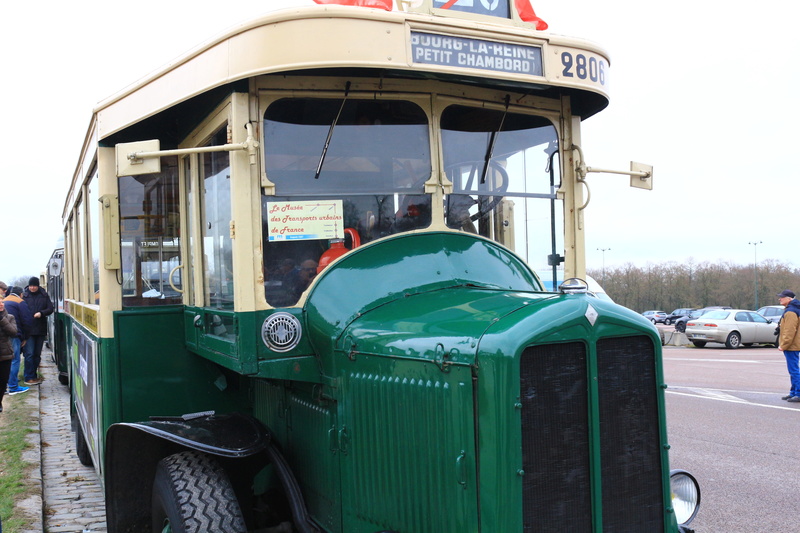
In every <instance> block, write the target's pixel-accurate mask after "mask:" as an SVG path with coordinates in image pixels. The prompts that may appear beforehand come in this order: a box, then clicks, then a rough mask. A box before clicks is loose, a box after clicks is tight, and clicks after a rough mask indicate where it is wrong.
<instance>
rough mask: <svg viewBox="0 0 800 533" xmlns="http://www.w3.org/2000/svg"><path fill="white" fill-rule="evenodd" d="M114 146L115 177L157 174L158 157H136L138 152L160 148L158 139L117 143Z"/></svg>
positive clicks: (158, 168) (153, 150)
mask: <svg viewBox="0 0 800 533" xmlns="http://www.w3.org/2000/svg"><path fill="white" fill-rule="evenodd" d="M114 148H115V150H116V153H117V177H120V176H139V175H141V174H158V173H159V172H161V158H160V157H147V158H145V157H137V155H138V154H140V153H146V152H158V151H159V150H161V142H160V141H159V140H158V139H154V140H151V141H136V142H132V143H119V144H118V145H116V146H115V147H114Z"/></svg>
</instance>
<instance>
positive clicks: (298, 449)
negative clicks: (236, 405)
mask: <svg viewBox="0 0 800 533" xmlns="http://www.w3.org/2000/svg"><path fill="white" fill-rule="evenodd" d="M253 399H254V409H253V414H254V416H255V417H256V418H258V419H259V420H261V421H262V422H264V424H265V425H266V426H267V427H268V428H269V429H270V433H271V435H272V437H273V438H274V439H275V440H276V441H277V442H278V443H279V444H280V445H281V448H282V449H283V453H284V455H285V457H286V459H287V460H288V461H289V463H290V464H291V465H292V471H293V473H294V475H295V477H296V478H297V480H298V482H299V484H300V486H301V488H302V491H303V497H304V498H305V503H306V505H307V507H308V509H309V512H310V513H311V515H312V516H313V517H314V518H315V520H317V521H318V522H319V523H320V524H322V525H323V526H325V527H326V528H328V530H330V531H340V526H341V505H342V504H341V496H340V486H339V452H338V450H337V446H336V431H337V430H336V403H335V402H334V401H332V400H330V399H323V398H322V397H320V395H319V389H318V388H315V387H312V386H306V385H305V384H297V383H294V384H293V383H290V382H280V381H266V380H261V379H259V380H254V381H253Z"/></svg>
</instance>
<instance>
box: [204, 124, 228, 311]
mask: <svg viewBox="0 0 800 533" xmlns="http://www.w3.org/2000/svg"><path fill="white" fill-rule="evenodd" d="M226 142H227V126H224V127H222V128H220V129H219V130H217V132H216V133H215V134H214V135H212V137H211V138H210V139H209V140H208V141H207V142H206V143H205V144H204V146H219V145H222V144H225V143H226ZM200 172H201V175H200V179H201V180H202V181H201V184H202V187H203V204H202V210H203V212H202V228H203V266H204V267H205V290H206V305H207V306H208V307H214V308H217V309H233V244H232V243H231V229H230V222H231V165H230V156H229V155H228V153H227V152H212V153H208V154H200Z"/></svg>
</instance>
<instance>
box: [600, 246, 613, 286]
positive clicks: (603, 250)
mask: <svg viewBox="0 0 800 533" xmlns="http://www.w3.org/2000/svg"><path fill="white" fill-rule="evenodd" d="M606 250H611V248H598V251H600V252H603V287H605V286H606Z"/></svg>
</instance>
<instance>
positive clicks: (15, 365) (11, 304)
mask: <svg viewBox="0 0 800 533" xmlns="http://www.w3.org/2000/svg"><path fill="white" fill-rule="evenodd" d="M3 301H4V302H5V304H6V311H7V312H8V314H10V315H11V316H13V317H14V320H15V321H16V322H17V336H16V337H14V338H13V339H11V345H12V347H13V348H14V359H13V360H12V361H11V374H10V375H9V377H8V393H9V394H11V395H14V394H20V393H22V392H27V391H28V387H20V386H19V363H20V361H19V359H20V353H21V352H22V347H23V346H25V342H26V341H27V340H28V336H29V335H30V332H31V328H32V327H33V315H32V314H31V311H30V309H28V304H26V303H25V301H24V300H23V299H22V287H9V289H8V296H6V299H5V300H3Z"/></svg>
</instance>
